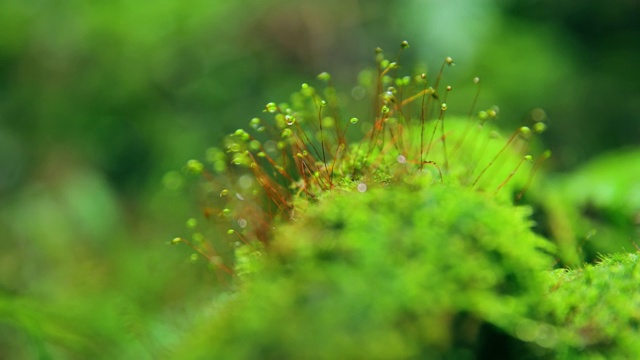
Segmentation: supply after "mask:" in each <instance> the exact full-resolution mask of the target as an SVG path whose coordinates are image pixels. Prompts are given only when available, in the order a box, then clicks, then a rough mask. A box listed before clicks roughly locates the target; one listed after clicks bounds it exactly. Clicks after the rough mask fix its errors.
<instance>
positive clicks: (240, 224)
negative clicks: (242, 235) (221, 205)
mask: <svg viewBox="0 0 640 360" xmlns="http://www.w3.org/2000/svg"><path fill="white" fill-rule="evenodd" d="M238 226H240V227H241V228H243V229H244V228H245V227H246V226H247V220H245V219H243V218H240V219H238Z"/></svg>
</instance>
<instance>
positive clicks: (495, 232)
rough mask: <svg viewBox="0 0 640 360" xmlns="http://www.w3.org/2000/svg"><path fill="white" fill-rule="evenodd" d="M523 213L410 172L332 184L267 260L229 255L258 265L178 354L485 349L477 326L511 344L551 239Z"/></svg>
mask: <svg viewBox="0 0 640 360" xmlns="http://www.w3.org/2000/svg"><path fill="white" fill-rule="evenodd" d="M389 186H393V189H389V188H388V187H389ZM391 190H392V191H391ZM527 215H528V210H527V209H526V208H523V207H514V208H511V207H505V206H503V205H501V204H498V203H496V202H495V201H493V200H492V199H491V198H489V197H487V196H486V195H484V194H480V193H477V192H474V191H471V190H469V189H466V188H459V187H451V186H445V185H441V184H429V183H426V184H425V182H424V181H421V179H420V178H413V179H412V180H411V181H410V182H402V183H396V184H393V185H387V186H384V185H380V186H377V187H372V188H369V189H368V190H367V191H365V192H362V193H360V192H358V191H334V192H332V193H330V194H327V196H326V197H324V198H323V199H322V200H320V202H319V203H317V204H313V205H312V206H309V207H308V208H307V210H306V211H305V213H304V215H302V216H301V217H300V218H297V219H295V220H294V221H293V222H291V223H289V224H287V225H285V226H282V227H280V228H279V229H278V230H277V232H276V236H275V240H274V242H273V244H272V245H271V248H270V249H269V251H268V255H267V256H260V255H257V253H256V251H258V250H256V251H247V248H245V249H243V250H242V251H241V252H242V253H243V254H244V255H243V256H245V257H249V258H248V259H245V260H244V261H240V263H242V264H243V265H242V266H243V267H244V268H245V269H246V268H247V263H253V265H254V268H255V265H256V262H258V268H259V269H260V271H257V272H254V273H253V274H246V276H245V277H244V281H243V283H242V285H241V289H240V291H239V292H238V293H237V294H236V296H235V297H234V298H233V300H231V301H229V302H227V303H226V304H225V305H223V306H222V307H220V308H218V309H217V310H216V312H215V314H214V315H213V318H212V319H211V321H207V322H206V324H204V325H203V327H202V328H200V329H198V330H196V334H195V338H194V339H193V342H189V345H187V346H186V347H185V348H183V351H184V353H185V354H188V355H190V356H193V357H198V356H199V355H201V354H207V355H208V356H214V357H217V358H227V359H239V358H245V359H246V358H273V359H276V358H278V359H284V358H290V359H294V358H318V359H331V358H335V357H336V356H338V357H341V358H440V357H451V358H456V356H462V358H464V357H465V356H466V355H469V356H472V355H473V354H475V355H478V354H479V353H480V352H482V351H487V349H485V348H484V347H483V344H482V342H481V341H480V339H481V338H482V337H483V336H485V335H486V334H484V331H483V329H485V327H486V326H488V325H489V326H492V327H495V328H497V329H499V330H500V331H501V332H504V333H505V334H507V339H510V340H509V341H514V342H518V340H516V337H515V335H514V331H515V330H514V329H515V328H516V327H517V326H518V324H519V323H520V322H522V321H526V319H527V316H528V314H527V312H528V308H529V306H530V305H531V304H532V302H535V301H536V294H539V293H541V292H542V291H543V282H542V279H543V278H542V276H543V271H544V270H546V269H549V268H550V266H551V265H552V263H553V258H552V257H551V256H549V255H548V254H547V253H546V252H548V251H553V246H552V245H551V243H549V242H548V241H546V240H544V239H542V238H540V237H538V236H536V235H534V234H533V233H532V232H531V231H530V229H529V226H530V223H529V220H527ZM259 253H260V254H262V252H259ZM503 345H505V344H503ZM505 346H506V345H505ZM194 349H196V351H195V352H191V351H192V350H194ZM199 351H201V352H202V353H199Z"/></svg>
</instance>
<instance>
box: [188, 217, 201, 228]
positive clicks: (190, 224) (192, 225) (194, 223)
mask: <svg viewBox="0 0 640 360" xmlns="http://www.w3.org/2000/svg"><path fill="white" fill-rule="evenodd" d="M186 225H187V228H189V229H195V228H196V226H198V220H196V219H194V218H190V219H188V220H187V223H186Z"/></svg>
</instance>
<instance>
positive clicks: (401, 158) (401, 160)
mask: <svg viewBox="0 0 640 360" xmlns="http://www.w3.org/2000/svg"><path fill="white" fill-rule="evenodd" d="M396 160H398V162H399V163H400V164H404V163H406V162H407V158H406V157H405V156H404V155H398V157H397V158H396Z"/></svg>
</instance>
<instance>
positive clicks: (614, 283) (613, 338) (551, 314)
mask: <svg viewBox="0 0 640 360" xmlns="http://www.w3.org/2000/svg"><path fill="white" fill-rule="evenodd" d="M639 263H640V257H639V256H638V254H637V253H630V254H616V255H609V256H606V257H603V258H602V259H601V261H600V262H599V263H597V264H594V265H587V266H585V267H584V268H582V269H576V270H565V269H559V270H556V271H554V272H552V273H550V274H549V284H550V285H549V291H548V293H547V294H546V296H545V298H544V301H543V303H542V306H541V308H539V309H538V310H539V311H540V313H541V317H543V318H545V319H546V320H548V321H549V322H550V323H552V324H555V325H556V326H557V327H558V328H560V329H562V331H561V339H562V341H559V342H558V344H557V347H556V353H557V356H558V358H564V359H635V358H636V357H637V356H638V354H640V343H639V342H638V338H639V337H640V331H639V330H638V329H639V326H638V325H639V324H640V291H639V290H638V282H639V281H640V267H638V264H639Z"/></svg>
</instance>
